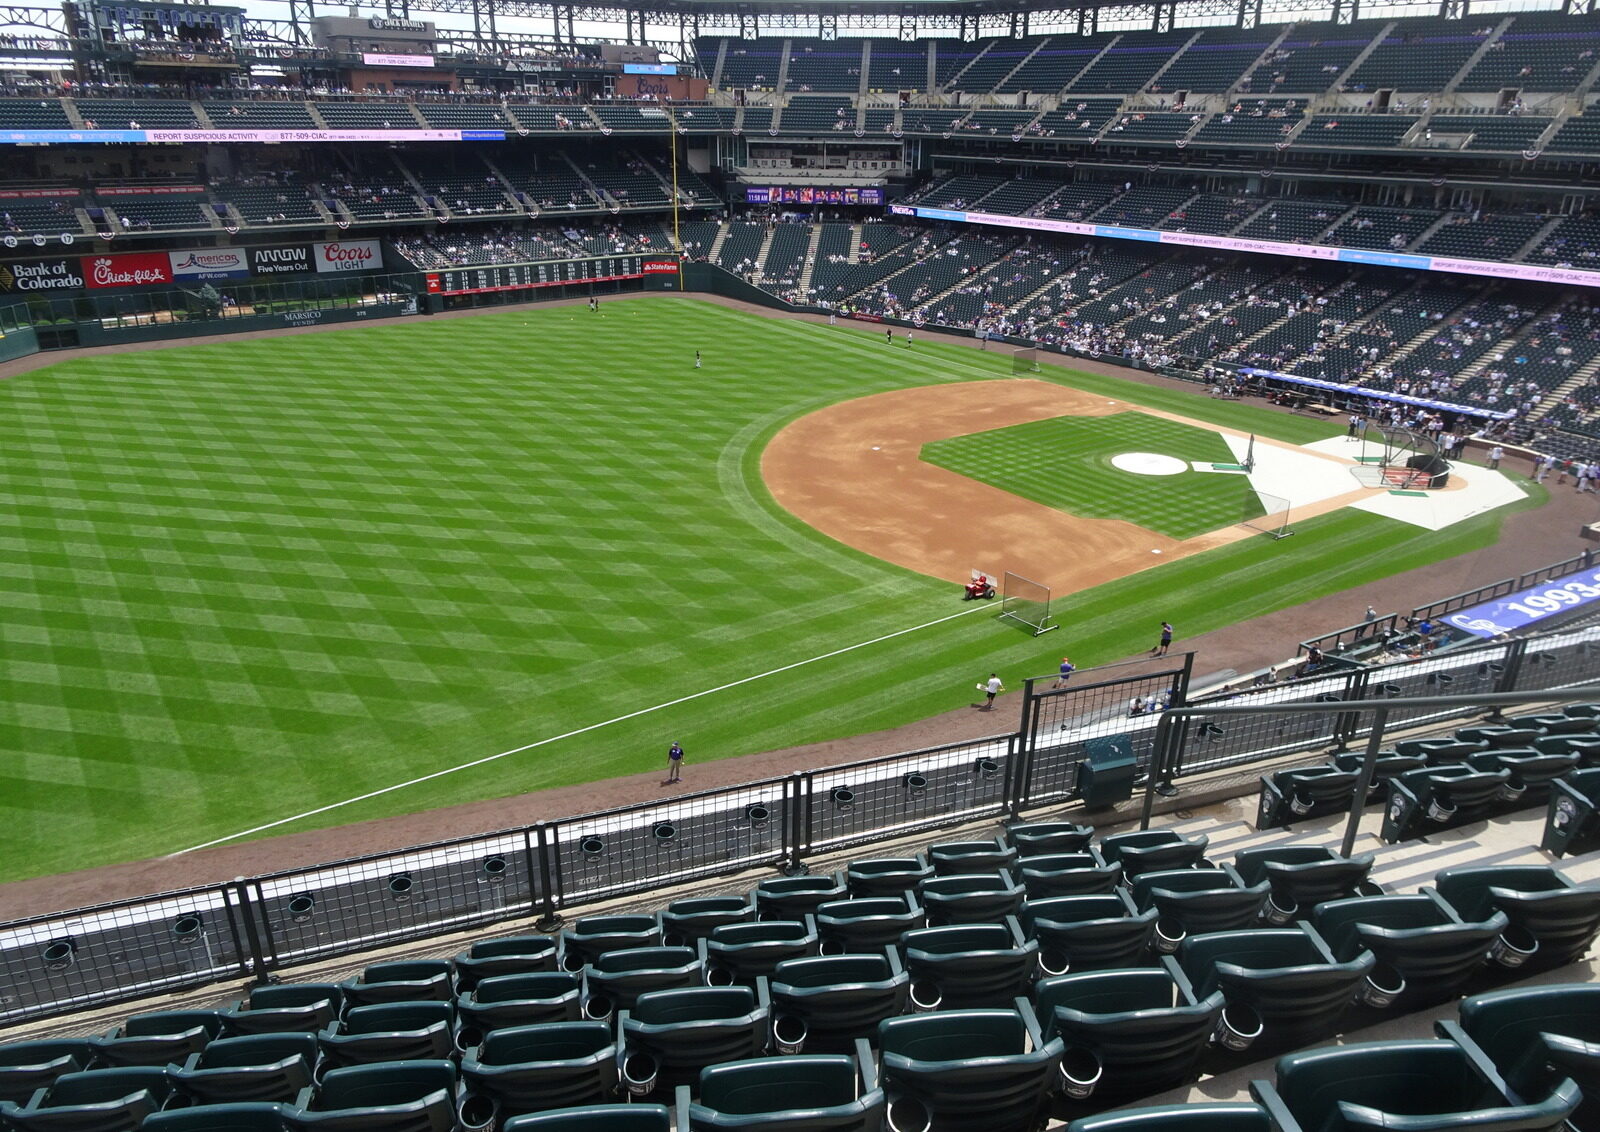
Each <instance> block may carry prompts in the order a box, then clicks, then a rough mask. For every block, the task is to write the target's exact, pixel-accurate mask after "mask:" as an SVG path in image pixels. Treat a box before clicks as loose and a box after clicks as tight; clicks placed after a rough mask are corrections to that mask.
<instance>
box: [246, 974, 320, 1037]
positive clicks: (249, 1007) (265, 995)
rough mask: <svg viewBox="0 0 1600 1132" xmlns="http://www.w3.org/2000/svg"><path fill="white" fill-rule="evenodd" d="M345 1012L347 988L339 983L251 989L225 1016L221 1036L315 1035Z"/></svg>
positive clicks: (285, 984)
mask: <svg viewBox="0 0 1600 1132" xmlns="http://www.w3.org/2000/svg"><path fill="white" fill-rule="evenodd" d="M343 1009H344V987H342V986H339V985H338V984H337V983H282V984H279V985H277V986H272V985H268V986H258V987H251V988H250V994H249V996H248V997H247V998H241V999H239V1000H238V1001H237V1002H235V1003H234V1004H233V1005H232V1006H230V1007H228V1008H227V1009H226V1010H225V1011H223V1013H222V1032H223V1033H224V1034H229V1035H237V1034H276V1033H285V1032H293V1033H316V1032H318V1031H320V1030H321V1029H323V1028H324V1027H325V1026H327V1024H328V1023H329V1022H332V1021H333V1020H334V1019H335V1018H337V1017H338V1016H339V1014H340V1012H341V1011H342V1010H343Z"/></svg>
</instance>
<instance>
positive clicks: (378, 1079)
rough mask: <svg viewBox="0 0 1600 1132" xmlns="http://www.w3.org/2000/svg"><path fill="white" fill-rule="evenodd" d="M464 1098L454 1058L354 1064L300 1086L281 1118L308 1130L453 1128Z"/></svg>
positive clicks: (449, 1131) (424, 1131) (439, 1131)
mask: <svg viewBox="0 0 1600 1132" xmlns="http://www.w3.org/2000/svg"><path fill="white" fill-rule="evenodd" d="M462 1099H463V1096H462V1092H461V1082H460V1080H459V1077H458V1075H457V1073H456V1067H455V1064H454V1063H453V1062H449V1061H389V1062H385V1063H383V1064H381V1065H352V1066H348V1067H346V1068H343V1069H330V1070H329V1071H328V1073H327V1075H326V1076H324V1077H323V1079H322V1084H321V1085H319V1086H317V1088H316V1089H314V1090H313V1089H306V1090H304V1091H303V1092H302V1093H301V1094H300V1101H299V1103H298V1105H297V1106H296V1107H294V1108H291V1109H286V1110H285V1112H284V1121H285V1123H287V1124H288V1125H289V1127H290V1128H291V1129H294V1130H301V1129H304V1130H307V1132H311V1130H315V1132H454V1130H455V1127H456V1108H457V1106H458V1105H459V1104H460V1103H461V1101H462Z"/></svg>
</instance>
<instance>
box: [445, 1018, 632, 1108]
mask: <svg viewBox="0 0 1600 1132" xmlns="http://www.w3.org/2000/svg"><path fill="white" fill-rule="evenodd" d="M461 1075H462V1077H463V1078H464V1079H465V1081H466V1083H467V1088H468V1091H469V1092H471V1093H476V1094H481V1095H484V1096H487V1097H490V1098H492V1099H493V1100H495V1101H497V1102H499V1103H500V1104H501V1105H502V1106H503V1107H504V1108H505V1110H506V1111H507V1112H510V1113H521V1112H538V1111H542V1110H544V1109H552V1108H562V1107H565V1106H567V1105H579V1104H598V1103H601V1102H603V1101H607V1100H610V1099H611V1098H612V1095H613V1094H614V1093H615V1091H616V1088H617V1047H616V1043H615V1042H614V1040H613V1038H612V1035H611V1030H610V1028H609V1027H608V1026H607V1025H606V1024H605V1023H604V1022H552V1023H544V1024H542V1025H536V1026H517V1027H513V1028H512V1029H508V1030H495V1031H494V1032H492V1033H490V1034H489V1035H487V1036H486V1037H485V1038H484V1039H483V1044H482V1045H480V1046H479V1047H478V1048H477V1049H475V1050H469V1051H468V1052H467V1053H466V1054H465V1055H464V1056H463V1057H462V1059H461Z"/></svg>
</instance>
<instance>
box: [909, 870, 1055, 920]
mask: <svg viewBox="0 0 1600 1132" xmlns="http://www.w3.org/2000/svg"><path fill="white" fill-rule="evenodd" d="M918 896H919V897H920V898H921V901H922V904H923V906H924V907H925V908H926V909H927V913H928V923H930V924H935V925H944V924H998V923H1002V922H1003V921H1004V920H1005V919H1006V917H1007V916H1015V915H1016V914H1017V913H1018V912H1020V911H1021V910H1022V902H1023V901H1024V900H1025V899H1027V896H1028V890H1027V889H1025V888H1023V887H1022V885H1021V884H1019V883H1017V882H1016V881H1014V880H1012V879H1011V874H1010V873H1007V872H1004V871H1000V872H993V873H957V874H953V875H950V876H935V877H930V878H929V879H927V880H925V881H923V882H922V888H921V890H920V891H919V893H918Z"/></svg>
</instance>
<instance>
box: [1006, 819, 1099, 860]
mask: <svg viewBox="0 0 1600 1132" xmlns="http://www.w3.org/2000/svg"><path fill="white" fill-rule="evenodd" d="M1005 839H1006V844H1008V845H1012V846H1014V847H1015V848H1016V850H1017V853H1018V854H1019V855H1020V856H1022V857H1023V858H1027V857H1043V856H1048V855H1051V854H1055V853H1081V852H1083V851H1084V850H1086V849H1087V848H1089V842H1090V841H1092V840H1093V839H1094V826H1092V825H1077V824H1075V823H1073V822H1067V821H1047V822H1014V823H1012V824H1011V825H1008V826H1006V831H1005Z"/></svg>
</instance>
